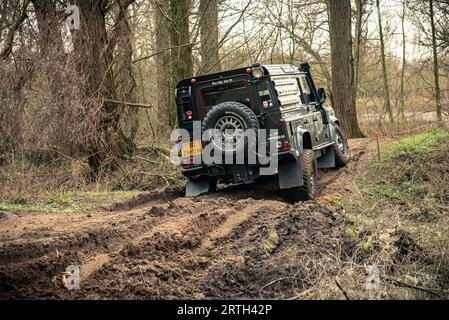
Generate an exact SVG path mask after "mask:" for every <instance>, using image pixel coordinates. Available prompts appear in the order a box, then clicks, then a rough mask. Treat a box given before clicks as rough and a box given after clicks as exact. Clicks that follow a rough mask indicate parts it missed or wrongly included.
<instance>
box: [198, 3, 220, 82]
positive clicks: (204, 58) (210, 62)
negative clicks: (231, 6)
mask: <svg viewBox="0 0 449 320" xmlns="http://www.w3.org/2000/svg"><path fill="white" fill-rule="evenodd" d="M199 14H200V29H201V48H200V54H201V68H200V70H198V73H200V74H201V73H210V72H219V71H220V70H221V67H220V57H219V54H218V6H217V0H200V8H199Z"/></svg>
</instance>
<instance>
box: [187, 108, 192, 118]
mask: <svg viewBox="0 0 449 320" xmlns="http://www.w3.org/2000/svg"><path fill="white" fill-rule="evenodd" d="M192 114H193V113H192V111H191V110H189V111H186V116H187V119H189V120H191V119H192Z"/></svg>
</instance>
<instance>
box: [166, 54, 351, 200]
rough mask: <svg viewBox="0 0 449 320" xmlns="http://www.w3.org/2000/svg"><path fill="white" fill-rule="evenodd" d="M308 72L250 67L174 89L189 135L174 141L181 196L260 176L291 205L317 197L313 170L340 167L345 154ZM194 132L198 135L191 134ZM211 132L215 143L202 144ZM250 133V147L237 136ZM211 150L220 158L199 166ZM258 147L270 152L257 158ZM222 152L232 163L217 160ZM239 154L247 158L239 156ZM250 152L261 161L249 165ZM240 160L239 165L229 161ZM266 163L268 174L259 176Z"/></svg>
mask: <svg viewBox="0 0 449 320" xmlns="http://www.w3.org/2000/svg"><path fill="white" fill-rule="evenodd" d="M310 69H311V67H310V65H309V63H303V64H301V65H300V66H299V68H296V67H294V66H291V65H260V64H253V65H252V66H249V67H244V68H240V69H234V70H227V71H222V72H219V73H213V74H207V75H202V76H197V77H192V78H188V79H184V80H182V81H180V82H179V83H178V85H177V86H176V90H175V96H176V105H177V113H178V121H179V128H180V129H184V131H185V132H188V135H187V136H186V135H184V136H179V137H178V138H177V146H178V148H177V150H178V155H179V158H180V159H181V160H180V163H181V166H182V173H183V174H184V176H186V177H187V178H188V181H187V184H186V196H197V195H200V194H202V193H207V192H209V191H213V190H215V188H216V185H217V183H219V182H220V183H225V184H251V183H254V182H256V181H257V180H258V179H259V178H261V177H262V176H263V175H267V172H268V175H271V176H272V177H274V178H275V179H278V182H279V188H280V189H284V190H288V191H287V192H288V194H289V195H290V196H291V198H292V200H293V201H301V200H308V199H311V198H314V197H315V196H316V194H317V169H318V168H334V167H342V166H345V165H346V163H347V162H348V161H349V159H350V152H349V147H348V143H347V139H346V136H345V134H344V133H343V131H342V129H341V128H340V126H339V121H338V119H337V118H336V116H335V112H334V110H333V109H332V108H331V107H327V106H324V103H325V101H326V93H325V91H324V89H322V88H319V89H317V88H316V86H315V82H314V79H313V77H312V74H311V71H310ZM195 126H196V128H198V127H199V130H200V131H201V134H198V132H196V133H195V132H194V131H195ZM211 130H212V132H214V133H215V136H211V134H209V137H208V138H206V135H205V132H207V131H211ZM250 130H251V132H253V133H255V134H253V135H252V136H251V135H250V137H253V138H254V136H255V137H256V140H257V142H254V141H253V142H251V141H250V139H249V138H248V137H244V138H242V132H243V133H244V132H246V131H250ZM262 130H265V131H267V133H266V134H261V131H262ZM197 131H198V130H197ZM273 132H274V133H273ZM262 133H265V132H262ZM217 141H218V143H217ZM211 144H214V145H215V148H213V151H212V154H213V155H214V156H217V153H218V152H219V151H223V155H218V158H217V157H214V159H215V160H214V161H205V158H204V157H203V156H204V153H205V150H206V148H207V146H208V145H211ZM263 144H265V146H268V145H269V146H270V147H269V150H268V151H267V150H266V148H265V149H263V150H262V151H260V148H259V147H260V146H261V145H263ZM237 145H240V146H243V149H240V151H239V150H238V149H237V148H236V146H237ZM255 145H257V146H256V147H254V146H255ZM251 146H252V147H251ZM217 150H218V151H217ZM228 151H230V152H231V153H232V154H233V156H231V157H228V158H227V159H231V160H234V162H232V161H231V162H229V161H228V162H226V161H220V159H221V158H224V157H225V156H224V155H225V154H227V152H228ZM214 152H215V154H214ZM244 152H248V154H249V155H246V154H245V155H244V156H242V154H243V153H244ZM228 153H229V152H228ZM251 153H253V154H257V155H258V156H261V158H257V159H256V161H252V162H250V161H248V159H249V158H250V155H251ZM239 156H240V159H241V160H242V159H243V161H240V162H239V161H237V162H236V161H235V160H236V158H237V157H239ZM260 159H263V160H264V161H261V160H260ZM217 160H218V161H217ZM273 163H276V166H275V168H274V170H271V171H270V170H268V171H267V170H265V173H264V172H263V169H265V168H267V167H268V166H270V165H272V164H273Z"/></svg>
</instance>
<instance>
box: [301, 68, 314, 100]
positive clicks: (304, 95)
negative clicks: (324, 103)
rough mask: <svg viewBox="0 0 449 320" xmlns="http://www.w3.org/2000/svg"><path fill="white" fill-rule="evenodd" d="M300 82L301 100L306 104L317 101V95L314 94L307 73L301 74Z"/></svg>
mask: <svg viewBox="0 0 449 320" xmlns="http://www.w3.org/2000/svg"><path fill="white" fill-rule="evenodd" d="M297 80H298V83H299V86H300V88H301V101H302V103H304V104H308V103H310V102H313V101H315V97H314V96H313V94H312V90H311V89H310V86H309V83H308V82H307V77H306V76H305V75H300V76H299V77H298V78H297Z"/></svg>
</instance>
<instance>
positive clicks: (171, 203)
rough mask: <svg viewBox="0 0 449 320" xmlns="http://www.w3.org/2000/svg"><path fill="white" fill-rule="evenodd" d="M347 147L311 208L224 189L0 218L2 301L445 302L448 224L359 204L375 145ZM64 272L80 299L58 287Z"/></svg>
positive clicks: (265, 192)
mask: <svg viewBox="0 0 449 320" xmlns="http://www.w3.org/2000/svg"><path fill="white" fill-rule="evenodd" d="M388 142H389V141H388V140H383V141H382V148H383V146H384V145H386V144H387V143H388ZM350 146H351V150H352V161H351V162H350V163H349V164H348V165H347V167H346V168H343V169H340V170H328V171H323V172H320V179H319V185H320V196H319V198H318V199H317V200H316V201H309V202H303V203H298V204H294V205H292V204H290V203H289V202H288V201H287V200H286V199H284V198H282V197H281V196H280V195H278V194H277V193H276V192H273V191H271V189H270V188H269V186H254V188H249V187H248V186H244V187H240V186H234V187H226V188H220V189H219V190H218V191H217V192H216V193H213V194H208V195H204V196H200V197H197V198H185V197H183V194H182V190H178V189H166V190H162V191H153V192H143V193H140V194H138V195H134V196H132V197H130V198H126V197H123V195H122V196H121V199H120V200H119V201H116V202H115V203H113V204H111V205H110V204H107V201H106V200H105V199H104V196H103V198H101V199H100V200H97V205H96V206H95V207H94V208H88V209H81V210H74V211H69V212H58V211H50V212H27V211H21V210H9V211H5V212H2V213H0V298H2V299H10V298H37V299H47V298H58V299H216V298H224V299H228V298H250V299H251V298H275V299H362V298H376V299H392V298H400V299H411V298H448V297H449V291H448V289H449V281H448V279H449V273H448V271H447V267H448V264H447V263H446V262H447V252H448V251H447V247H448V241H447V234H448V233H447V225H448V224H447V215H440V216H438V217H436V218H435V217H433V218H432V219H430V218H429V219H427V220H426V221H424V222H423V221H422V220H419V219H416V217H415V216H406V215H404V214H403V213H404V212H401V210H402V211H407V210H406V209H397V210H396V209H394V210H392V209H391V207H388V208H387V207H385V206H380V205H379V199H377V200H373V199H372V197H371V198H370V197H367V194H366V192H369V190H371V189H370V188H369V187H368V186H369V183H367V182H366V179H368V177H369V174H368V173H369V172H370V170H371V169H370V166H371V165H372V163H373V161H375V160H376V158H377V147H376V143H375V141H373V140H372V139H355V140H351V141H350ZM366 190H368V191H366ZM370 199H371V200H370ZM98 202H99V203H98ZM101 202H104V205H103V206H101ZM403 207H404V205H402V207H401V206H399V207H396V208H403ZM82 208H84V207H82ZM443 222H446V223H443ZM435 234H438V235H439V236H440V237H439V238H438V237H437V236H435ZM445 236H446V238H445ZM437 238H438V241H439V242H438V243H436V241H437V240H436V239H437ZM69 265H78V266H79V267H80V279H81V282H80V289H79V290H68V289H66V288H64V287H63V286H62V281H63V280H64V279H65V278H64V277H65V276H64V274H63V272H64V271H65V269H66V267H67V266H69ZM367 268H368V269H367ZM370 270H371V271H370ZM373 270H374V271H373ZM367 279H368V282H369V280H370V279H374V289H371V290H369V289H368V288H367V284H366V282H367Z"/></svg>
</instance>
